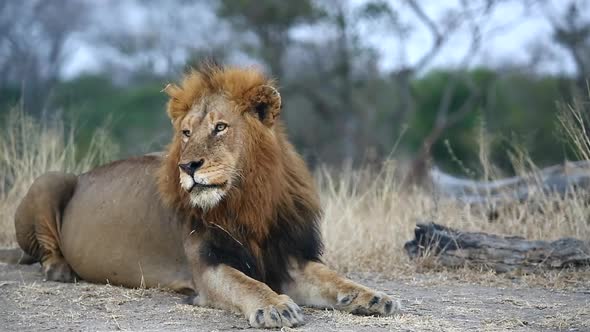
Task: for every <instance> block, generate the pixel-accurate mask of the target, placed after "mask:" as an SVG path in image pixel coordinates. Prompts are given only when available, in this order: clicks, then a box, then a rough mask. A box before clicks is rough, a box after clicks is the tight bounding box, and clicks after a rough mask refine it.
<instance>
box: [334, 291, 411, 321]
mask: <svg viewBox="0 0 590 332" xmlns="http://www.w3.org/2000/svg"><path fill="white" fill-rule="evenodd" d="M337 301H338V309H340V310H344V311H348V312H350V313H352V314H355V315H380V316H388V315H392V314H395V313H396V312H399V311H400V310H401V304H400V302H399V301H398V300H394V299H392V298H390V297H389V296H388V295H387V294H385V293H381V292H375V291H365V290H360V291H353V292H348V293H340V294H338V298H337Z"/></svg>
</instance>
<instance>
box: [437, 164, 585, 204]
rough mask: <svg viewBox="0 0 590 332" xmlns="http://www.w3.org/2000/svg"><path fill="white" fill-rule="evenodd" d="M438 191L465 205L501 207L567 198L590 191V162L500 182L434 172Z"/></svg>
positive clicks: (552, 168)
mask: <svg viewBox="0 0 590 332" xmlns="http://www.w3.org/2000/svg"><path fill="white" fill-rule="evenodd" d="M429 176H430V181H431V183H432V185H433V187H434V190H435V191H436V192H437V193H439V194H441V195H444V197H451V198H453V199H456V200H459V201H461V202H463V203H467V204H473V205H492V206H501V205H506V204H512V203H514V202H523V201H525V200H528V199H530V198H532V197H534V196H535V195H550V194H558V195H560V196H561V197H564V196H565V195H566V194H567V193H568V192H572V191H574V190H577V191H579V190H586V191H588V190H590V161H578V162H566V163H565V164H564V165H556V166H552V167H548V168H544V169H541V170H539V171H537V172H533V173H530V174H527V175H524V176H515V177H511V178H506V179H500V180H497V181H473V180H468V179H462V178H458V177H454V176H452V175H449V174H445V173H443V172H441V171H440V170H438V169H433V170H431V171H430V174H429Z"/></svg>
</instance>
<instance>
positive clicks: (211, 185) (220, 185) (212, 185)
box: [188, 181, 227, 193]
mask: <svg viewBox="0 0 590 332" xmlns="http://www.w3.org/2000/svg"><path fill="white" fill-rule="evenodd" d="M226 185H227V181H225V182H222V183H209V184H207V183H199V182H193V185H192V186H191V188H190V189H189V190H188V192H189V193H190V192H192V191H193V189H195V187H196V188H202V189H216V188H223V187H225V186H226Z"/></svg>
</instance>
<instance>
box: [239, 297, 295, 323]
mask: <svg viewBox="0 0 590 332" xmlns="http://www.w3.org/2000/svg"><path fill="white" fill-rule="evenodd" d="M248 321H249V322H250V326H252V327H257V328H273V327H294V326H299V325H302V324H303V312H302V311H301V308H299V306H298V305H297V304H295V303H294V302H293V301H292V300H291V299H289V300H286V301H281V302H279V303H278V304H274V305H269V306H266V307H264V308H259V309H256V310H254V312H252V313H251V314H250V316H249V317H248Z"/></svg>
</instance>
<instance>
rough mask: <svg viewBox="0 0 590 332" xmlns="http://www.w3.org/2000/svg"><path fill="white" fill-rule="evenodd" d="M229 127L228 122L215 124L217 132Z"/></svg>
mask: <svg viewBox="0 0 590 332" xmlns="http://www.w3.org/2000/svg"><path fill="white" fill-rule="evenodd" d="M226 129H227V123H223V122H219V123H218V124H216V125H215V132H216V133H219V132H222V131H224V130H226Z"/></svg>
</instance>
